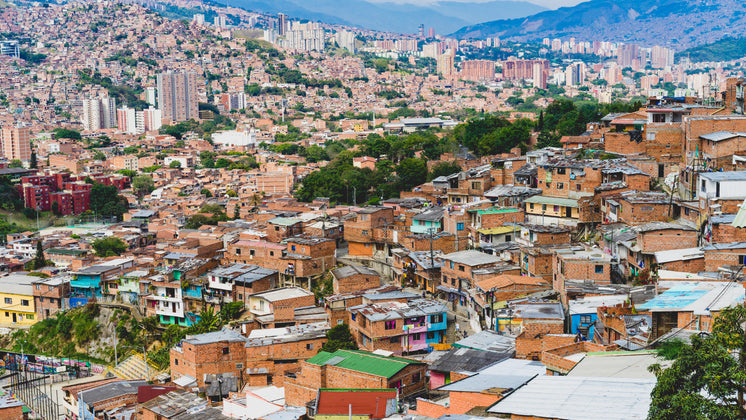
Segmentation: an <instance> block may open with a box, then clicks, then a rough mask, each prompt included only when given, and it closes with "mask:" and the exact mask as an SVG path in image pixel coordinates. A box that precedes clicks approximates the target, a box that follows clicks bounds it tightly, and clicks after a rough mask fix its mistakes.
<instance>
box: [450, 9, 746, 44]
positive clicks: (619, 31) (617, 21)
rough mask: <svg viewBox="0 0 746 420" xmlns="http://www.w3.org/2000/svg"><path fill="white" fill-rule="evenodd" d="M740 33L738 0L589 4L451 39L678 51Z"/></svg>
mask: <svg viewBox="0 0 746 420" xmlns="http://www.w3.org/2000/svg"><path fill="white" fill-rule="evenodd" d="M744 34H746V3H745V2H743V1H740V0H590V1H586V2H584V3H580V4H578V5H576V6H573V7H563V8H559V9H557V10H548V11H544V12H540V13H537V14H535V15H531V16H528V17H525V18H517V19H500V20H493V21H488V22H485V23H480V24H477V25H468V26H465V27H463V28H461V29H459V30H458V31H456V32H455V33H453V34H452V36H454V37H457V38H461V39H465V38H486V37H500V38H501V39H514V40H519V41H528V40H537V39H542V38H546V37H549V38H555V37H563V38H569V37H575V38H577V39H578V40H589V41H590V40H598V41H616V42H627V43H633V42H634V43H640V44H645V45H665V46H669V47H672V48H676V49H683V48H688V47H691V46H695V45H700V44H704V43H708V42H713V41H717V40H719V39H722V38H723V37H727V36H743V35H744Z"/></svg>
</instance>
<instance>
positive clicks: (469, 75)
mask: <svg viewBox="0 0 746 420" xmlns="http://www.w3.org/2000/svg"><path fill="white" fill-rule="evenodd" d="M460 77H461V79H462V80H471V81H474V82H486V81H493V80H495V62H494V61H491V60H467V61H464V62H462V63H461V75H460Z"/></svg>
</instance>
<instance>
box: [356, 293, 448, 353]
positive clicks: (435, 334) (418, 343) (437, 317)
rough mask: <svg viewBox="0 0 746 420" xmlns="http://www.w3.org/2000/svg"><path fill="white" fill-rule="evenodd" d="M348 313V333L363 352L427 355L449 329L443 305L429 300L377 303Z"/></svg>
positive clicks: (364, 305)
mask: <svg viewBox="0 0 746 420" xmlns="http://www.w3.org/2000/svg"><path fill="white" fill-rule="evenodd" d="M348 310H349V312H350V332H351V333H352V336H353V337H355V341H357V343H358V346H359V347H360V348H361V349H363V350H369V351H374V350H386V351H390V352H393V353H394V354H404V353H405V352H406V353H411V352H421V351H428V350H429V349H430V347H432V345H433V344H439V343H442V342H443V340H444V339H445V335H446V329H447V328H448V319H447V316H446V315H447V310H448V309H447V307H446V305H445V304H444V303H442V302H439V301H436V300H432V299H416V300H411V301H409V302H406V303H403V302H390V301H389V302H376V303H372V304H363V305H359V306H353V307H351V308H349V309H348Z"/></svg>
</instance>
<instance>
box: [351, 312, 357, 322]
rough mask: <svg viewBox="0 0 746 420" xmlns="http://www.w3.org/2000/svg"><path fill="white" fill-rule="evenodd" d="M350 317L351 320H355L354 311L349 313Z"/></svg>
mask: <svg viewBox="0 0 746 420" xmlns="http://www.w3.org/2000/svg"><path fill="white" fill-rule="evenodd" d="M350 317H351V318H352V320H353V321H354V320H355V318H357V314H356V313H355V312H352V313H350Z"/></svg>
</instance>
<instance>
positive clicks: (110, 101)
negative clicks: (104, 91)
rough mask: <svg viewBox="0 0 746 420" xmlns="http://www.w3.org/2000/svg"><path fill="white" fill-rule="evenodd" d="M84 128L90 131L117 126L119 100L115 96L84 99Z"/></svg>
mask: <svg viewBox="0 0 746 420" xmlns="http://www.w3.org/2000/svg"><path fill="white" fill-rule="evenodd" d="M81 119H82V121H83V128H85V129H86V130H88V131H95V130H101V129H106V128H112V127H116V124H117V101H116V99H114V98H109V97H106V98H88V99H83V115H82V117H81Z"/></svg>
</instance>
